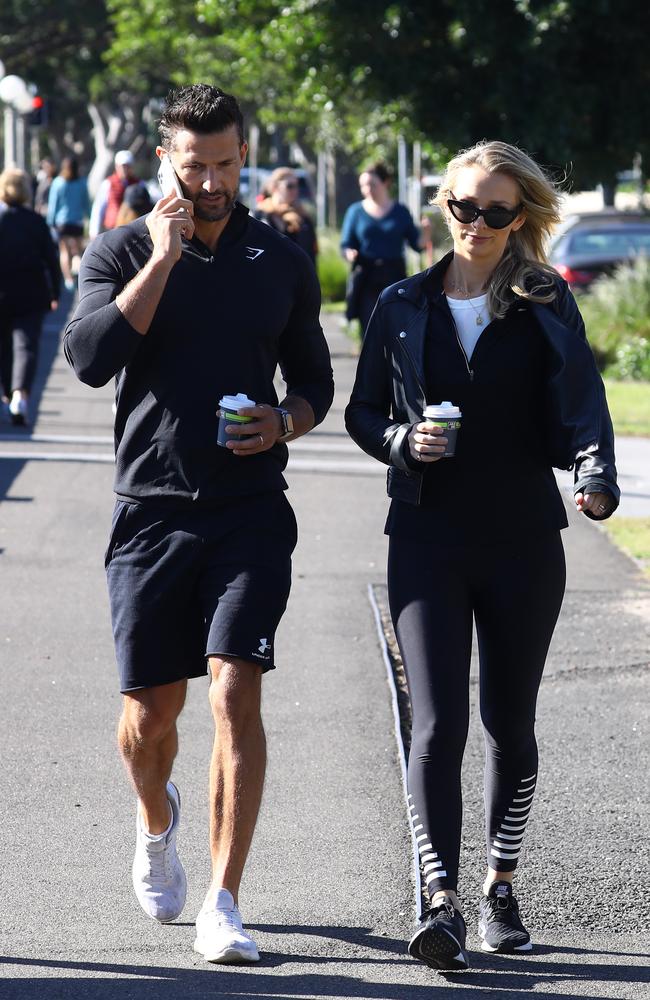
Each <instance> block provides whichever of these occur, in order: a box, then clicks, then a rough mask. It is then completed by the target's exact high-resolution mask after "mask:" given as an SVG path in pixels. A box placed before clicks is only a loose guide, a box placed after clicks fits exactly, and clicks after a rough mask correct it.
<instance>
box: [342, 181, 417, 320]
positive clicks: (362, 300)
mask: <svg viewBox="0 0 650 1000" xmlns="http://www.w3.org/2000/svg"><path fill="white" fill-rule="evenodd" d="M390 180H391V178H390V174H389V172H388V168H387V167H386V166H385V165H384V164H383V163H375V164H373V165H372V166H370V167H368V168H367V170H364V171H363V172H362V173H361V174H360V175H359V188H360V191H361V194H362V195H363V200H362V201H356V202H354V204H353V205H350V207H349V208H348V210H347V211H346V213H345V216H344V218H343V228H342V230H341V249H342V251H343V253H344V254H345V257H346V260H348V261H349V262H350V264H351V265H352V268H351V273H350V277H349V279H348V290H347V295H346V311H345V315H346V318H347V319H348V320H353V319H358V320H359V324H360V326H361V333H362V335H363V334H365V331H366V328H367V326H368V321H369V319H370V316H371V314H372V310H373V309H374V308H375V303H376V301H377V299H378V297H379V295H380V293H381V292H382V291H383V290H384V288H387V287H388V285H392V284H393V283H394V282H395V281H399V280H400V279H401V278H404V277H406V264H405V262H404V244H405V243H408V244H409V246H410V247H412V249H413V250H422V249H424V245H425V244H424V241H423V239H422V237H421V234H420V231H419V230H418V227H417V226H416V225H415V222H414V221H413V217H412V215H411V213H410V212H409V210H408V208H407V207H406V206H405V205H402V204H401V203H400V202H398V201H395V200H394V199H393V198H392V197H391V193H390ZM422 226H423V228H425V227H426V228H428V227H429V226H430V223H429V222H428V220H427V219H423V220H422Z"/></svg>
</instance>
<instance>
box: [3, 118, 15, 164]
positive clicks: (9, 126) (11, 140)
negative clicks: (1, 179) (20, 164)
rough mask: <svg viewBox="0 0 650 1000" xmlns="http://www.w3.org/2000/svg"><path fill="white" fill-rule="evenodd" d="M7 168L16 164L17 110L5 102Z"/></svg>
mask: <svg viewBox="0 0 650 1000" xmlns="http://www.w3.org/2000/svg"><path fill="white" fill-rule="evenodd" d="M4 132H5V170H7V168H8V167H15V166H16V112H15V111H14V109H13V108H12V107H11V105H10V104H5V113H4Z"/></svg>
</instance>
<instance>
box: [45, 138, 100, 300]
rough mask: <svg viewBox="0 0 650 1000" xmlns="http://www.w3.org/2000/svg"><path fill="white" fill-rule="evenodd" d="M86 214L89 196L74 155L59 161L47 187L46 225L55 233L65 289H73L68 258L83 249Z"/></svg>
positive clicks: (70, 258)
mask: <svg viewBox="0 0 650 1000" xmlns="http://www.w3.org/2000/svg"><path fill="white" fill-rule="evenodd" d="M89 216H90V199H89V198H88V188H87V186H86V179H85V177H80V176H79V164H78V163H77V160H76V159H75V158H74V156H66V157H65V159H64V160H63V161H62V162H61V173H60V174H59V176H58V177H55V178H54V180H53V181H52V185H51V187H50V194H49V198H48V207H47V222H48V225H50V226H54V227H55V229H56V231H57V233H58V234H59V250H60V255H61V270H62V271H63V277H64V280H65V287H66V288H67V289H68V291H70V292H71V291H73V290H74V278H73V276H72V261H73V259H74V258H75V257H80V256H81V254H82V252H83V243H82V237H83V233H84V222H85V220H86V219H87V218H88V217H89Z"/></svg>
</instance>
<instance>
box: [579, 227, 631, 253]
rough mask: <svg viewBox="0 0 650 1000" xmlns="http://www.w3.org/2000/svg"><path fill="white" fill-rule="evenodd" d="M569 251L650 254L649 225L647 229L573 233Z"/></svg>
mask: <svg viewBox="0 0 650 1000" xmlns="http://www.w3.org/2000/svg"><path fill="white" fill-rule="evenodd" d="M571 253H574V254H607V255H608V256H609V255H610V254H611V255H612V256H616V257H619V256H620V257H626V256H631V255H634V254H639V253H646V254H650V227H648V228H647V229H628V228H626V229H624V230H623V229H619V230H615V231H613V230H611V229H610V230H603V229H595V230H593V231H590V230H584V231H580V232H576V233H574V235H573V237H572V239H571Z"/></svg>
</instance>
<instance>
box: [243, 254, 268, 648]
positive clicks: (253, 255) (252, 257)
mask: <svg viewBox="0 0 650 1000" xmlns="http://www.w3.org/2000/svg"><path fill="white" fill-rule="evenodd" d="M245 249H246V250H248V253H247V254H246V260H257V258H258V257H260V256H261V255H262V254H263V253H264V251H263V250H261V249H260V248H259V247H245ZM265 641H266V640H265Z"/></svg>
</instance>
